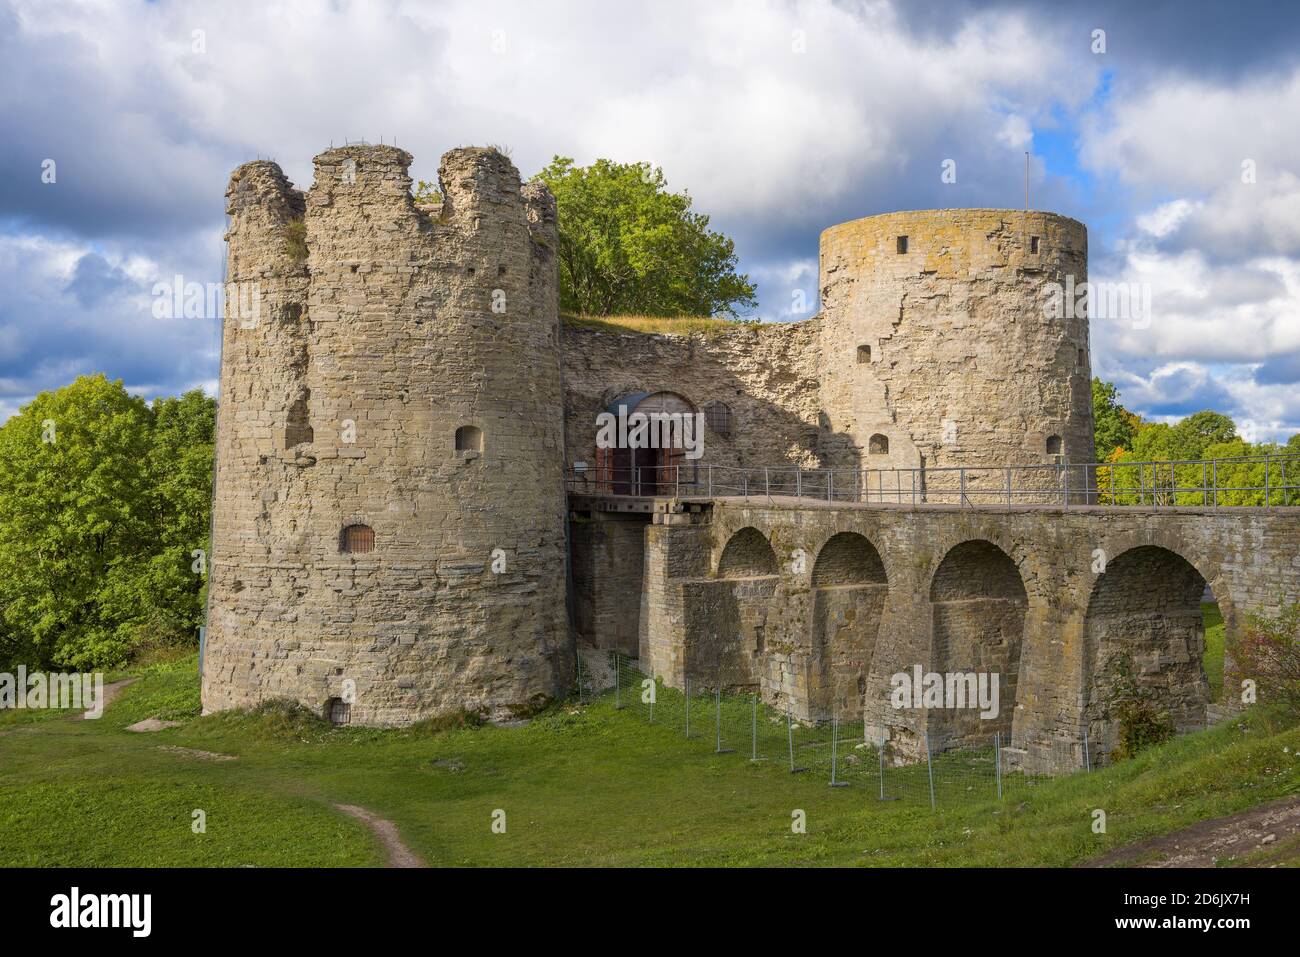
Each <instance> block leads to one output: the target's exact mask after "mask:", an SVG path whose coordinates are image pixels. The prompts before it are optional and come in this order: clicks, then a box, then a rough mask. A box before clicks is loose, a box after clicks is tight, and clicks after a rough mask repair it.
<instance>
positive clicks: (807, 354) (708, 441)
mask: <svg viewBox="0 0 1300 957" xmlns="http://www.w3.org/2000/svg"><path fill="white" fill-rule="evenodd" d="M817 338H818V323H817V322H816V321H815V320H810V321H808V322H802V323H788V324H777V323H772V324H767V325H753V326H738V327H737V328H736V329H734V330H732V331H729V332H726V333H723V334H720V335H716V336H710V337H706V336H704V335H701V334H695V335H690V336H676V335H643V334H639V333H627V334H625V335H624V334H618V333H610V332H604V331H600V330H594V329H590V328H586V327H582V326H567V325H566V326H565V327H564V334H563V348H564V414H565V438H566V442H565V448H566V454H567V457H568V461H569V462H570V463H573V462H587V463H591V462H594V461H595V458H596V428H597V425H596V417H597V416H598V415H599V414H600V413H602V412H604V411H605V410H606V409H607V408H608V407H609V405H610V404H611V403H613V402H615V401H616V400H618V399H620V398H622V397H624V396H627V395H630V394H632V393H637V392H652V393H653V392H660V391H666V392H674V393H676V394H678V395H680V396H681V397H682V398H684V399H686V400H687V401H688V402H689V403H690V404H691V405H692V406H694V407H695V409H696V410H697V411H701V412H702V411H703V410H704V408H705V406H707V405H709V404H711V403H714V402H723V403H725V404H726V405H727V406H728V407H729V409H730V411H731V417H730V418H731V423H732V429H731V433H730V434H729V435H721V434H719V433H717V432H715V431H713V430H712V429H709V430H707V431H706V432H705V436H704V457H703V459H702V461H707V462H712V463H715V464H717V465H719V466H734V467H740V466H749V467H759V468H761V467H764V466H774V465H781V464H784V463H790V464H792V465H794V464H802V465H805V466H809V467H816V466H817V465H818V464H819V463H820V461H821V460H820V458H819V455H818V453H819V450H820V448H821V443H822V441H823V440H822V438H821V429H820V426H819V413H820V409H821V405H820V397H819V384H818V378H817V362H818V350H817Z"/></svg>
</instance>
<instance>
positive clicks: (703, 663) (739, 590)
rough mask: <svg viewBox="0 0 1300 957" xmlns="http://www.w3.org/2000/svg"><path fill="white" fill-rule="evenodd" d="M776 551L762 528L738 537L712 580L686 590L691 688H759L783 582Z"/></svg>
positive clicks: (686, 665) (744, 531)
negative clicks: (772, 615) (770, 621)
mask: <svg viewBox="0 0 1300 957" xmlns="http://www.w3.org/2000/svg"><path fill="white" fill-rule="evenodd" d="M780 580H781V578H780V574H779V566H778V563H777V558H776V552H775V551H774V550H773V548H772V545H771V543H770V542H769V541H768V540H767V538H766V536H764V535H763V533H762V532H760V531H759V530H758V529H757V528H754V527H753V526H746V527H744V528H741V529H739V530H738V531H736V532H734V533H733V534H732V535H731V536H730V537H729V538H728V539H727V544H726V546H725V547H724V548H723V550H722V553H721V555H720V556H719V557H718V564H717V571H716V575H715V577H714V578H712V579H708V580H704V581H700V582H696V583H688V584H686V585H684V586H683V598H684V600H685V602H686V608H687V611H686V612H685V614H686V617H687V618H688V619H689V625H688V630H689V631H690V633H691V638H690V640H689V641H688V642H687V643H686V645H685V647H684V649H683V668H684V675H685V679H686V680H687V681H688V682H689V683H690V686H691V687H692V688H731V689H737V688H747V689H749V688H755V687H757V686H758V685H759V682H760V677H759V675H760V672H761V664H762V662H763V661H764V658H765V655H766V651H767V649H766V642H767V628H768V617H769V614H770V613H771V610H772V603H773V598H774V596H775V595H776V591H777V587H778V584H779V583H780Z"/></svg>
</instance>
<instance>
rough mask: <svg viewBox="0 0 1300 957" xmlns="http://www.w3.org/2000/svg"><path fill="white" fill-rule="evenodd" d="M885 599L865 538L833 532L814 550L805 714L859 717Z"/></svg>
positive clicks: (877, 561) (876, 558)
mask: <svg viewBox="0 0 1300 957" xmlns="http://www.w3.org/2000/svg"><path fill="white" fill-rule="evenodd" d="M888 597H889V580H888V577H887V575H886V573H885V565H884V562H883V561H881V558H880V553H879V552H878V551H877V550H876V547H875V546H874V545H873V544H872V543H871V541H870V540H869V539H868V538H867V537H866V536H864V535H860V534H858V533H857V532H837V533H836V534H834V535H832V536H831V537H830V538H829V539H827V541H826V542H825V544H823V545H822V547H821V549H820V550H818V552H817V559H816V561H815V562H814V563H813V569H812V629H811V643H810V644H811V647H810V652H811V656H812V662H811V665H812V667H810V669H809V674H810V679H811V680H812V681H813V682H815V684H814V686H813V687H810V688H809V689H808V695H809V705H810V708H809V712H810V714H811V716H813V717H830V716H832V715H836V716H838V717H839V718H841V719H857V718H859V717H860V716H861V714H862V708H863V704H864V701H863V699H864V695H865V694H866V690H867V679H868V676H869V675H870V674H871V664H872V658H873V656H874V655H875V648H876V640H877V638H878V636H879V633H880V623H881V620H882V618H883V617H884V612H885V603H886V601H887V600H888Z"/></svg>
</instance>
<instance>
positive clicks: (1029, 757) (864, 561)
mask: <svg viewBox="0 0 1300 957" xmlns="http://www.w3.org/2000/svg"><path fill="white" fill-rule="evenodd" d="M575 504H586V505H588V506H590V507H593V508H599V507H600V503H599V502H596V501H588V502H585V503H575ZM1098 549H1100V550H1101V552H1102V553H1104V555H1105V556H1107V561H1106V562H1105V563H1104V565H1103V566H1100V567H1102V568H1103V570H1102V571H1097V570H1096V569H1097V568H1098V567H1099V566H1098V564H1097V561H1096V550H1098ZM737 553H740V554H743V555H749V556H754V555H765V556H766V557H765V558H764V559H762V560H761V561H755V560H753V559H752V558H751V559H750V560H746V561H737V560H736V558H735V556H736V554H737ZM800 555H802V556H806V560H805V561H802V562H801V561H797V560H796V559H797V558H798V556H800ZM846 556H856V557H854V558H850V559H849V560H847V561H846ZM828 564H829V565H830V566H831V567H833V568H836V569H837V570H836V571H835V572H833V573H832V574H830V575H828V574H827V565H828ZM1207 585H1208V586H1209V587H1210V589H1211V591H1212V592H1213V595H1214V598H1215V600H1217V601H1218V603H1219V606H1220V609H1221V610H1222V612H1223V615H1224V619H1225V622H1226V625H1227V629H1228V632H1229V634H1230V635H1231V634H1234V633H1236V632H1237V630H1238V629H1239V628H1240V626H1241V624H1242V622H1243V621H1244V618H1245V616H1246V615H1247V614H1249V613H1252V612H1256V613H1265V614H1275V613H1276V612H1277V610H1278V609H1279V608H1280V607H1281V606H1282V605H1283V604H1284V603H1288V602H1294V601H1297V600H1300V509H1295V508H1289V509H1272V510H1268V511H1265V510H1262V509H1260V510H1255V509H1232V508H1223V509H1217V510H1216V509H1193V508H1184V509H1177V510H1170V509H1151V508H1130V507H1125V508H1105V507H1095V506H1094V507H1069V508H1065V507H1061V508H1050V507H1038V508H1014V507H1013V508H1000V507H985V508H978V509H970V508H967V509H962V508H959V507H956V506H943V505H921V506H916V507H912V506H901V507H897V506H881V505H867V506H864V505H839V506H832V505H815V504H808V503H799V502H786V503H784V504H783V503H781V502H776V501H772V502H767V501H764V500H762V499H761V498H754V499H750V500H742V499H718V500H716V501H713V502H689V503H688V502H682V501H674V500H661V501H658V502H656V503H655V511H654V513H653V523H652V524H650V525H649V526H648V527H647V531H646V553H645V586H644V587H645V591H644V594H643V595H642V601H641V609H642V610H641V633H640V634H641V649H640V658H641V665H642V668H643V669H644V670H646V671H648V672H651V673H653V674H655V675H658V676H661V677H662V678H663V679H664V681H665V682H666V683H667V684H669V685H670V686H674V687H682V686H683V685H684V684H685V683H687V682H689V683H690V685H691V686H692V687H717V686H722V687H730V688H743V689H748V690H759V691H761V693H762V695H763V697H764V699H765V700H767V701H769V702H771V703H773V704H775V705H776V706H778V707H781V708H786V707H788V708H790V709H791V710H792V711H793V713H794V714H795V716H796V717H798V718H800V719H801V720H812V721H819V720H827V719H829V718H830V717H831V715H832V714H838V715H839V716H840V717H841V718H842V719H853V720H858V721H861V720H862V718H863V716H864V715H863V709H864V708H865V709H866V713H865V718H866V724H867V727H868V733H869V734H870V735H871V736H872V738H873V739H874V740H881V741H887V742H889V743H890V744H891V745H892V746H893V748H894V751H895V753H896V754H899V755H901V756H904V757H908V756H911V757H915V756H916V755H917V754H918V753H921V754H923V753H924V752H923V750H922V748H923V746H922V744H921V736H922V734H923V733H926V732H928V733H929V735H930V739H931V744H932V746H933V747H935V748H936V749H941V748H944V747H948V746H952V745H954V744H962V743H978V744H987V742H988V739H989V737H990V736H991V735H992V733H993V732H994V731H1002V732H1003V733H1004V741H1005V740H1006V735H1008V734H1009V735H1010V738H1009V740H1010V742H1011V747H1012V751H1013V756H1014V757H1015V758H1016V760H1018V761H1019V762H1020V764H1021V765H1022V766H1024V767H1025V768H1027V769H1031V770H1036V771H1047V772H1055V771H1067V770H1075V769H1077V768H1080V767H1082V766H1083V764H1084V760H1085V756H1084V754H1083V748H1084V743H1083V742H1084V732H1085V731H1086V732H1087V739H1088V740H1089V742H1090V746H1091V754H1090V756H1089V759H1090V760H1091V761H1092V762H1093V763H1099V762H1102V761H1104V760H1105V757H1106V755H1107V754H1108V753H1109V751H1110V750H1111V749H1112V748H1113V747H1114V746H1115V744H1116V739H1115V730H1116V726H1115V723H1114V720H1113V718H1112V716H1111V715H1110V714H1109V712H1108V699H1109V692H1110V690H1111V687H1112V686H1113V682H1114V680H1115V677H1116V671H1115V663H1116V659H1117V658H1118V657H1119V656H1120V655H1123V656H1125V657H1127V658H1129V659H1130V660H1131V661H1132V664H1133V670H1134V674H1135V675H1136V680H1137V682H1138V685H1139V687H1140V689H1141V691H1142V693H1143V694H1144V695H1145V696H1146V697H1147V698H1148V699H1149V700H1150V701H1151V702H1152V703H1154V704H1155V705H1156V706H1157V707H1158V708H1161V709H1163V710H1165V711H1167V712H1168V713H1169V714H1170V716H1171V717H1172V718H1173V719H1174V723H1175V726H1176V727H1177V729H1178V730H1180V731H1188V730H1194V729H1196V728H1203V727H1205V726H1206V721H1207V705H1208V703H1209V691H1208V685H1207V682H1206V678H1205V672H1204V668H1203V666H1202V664H1201V659H1202V656H1203V654H1204V641H1205V636H1204V632H1203V628H1202V623H1201V608H1200V601H1201V597H1202V594H1203V592H1204V590H1205V588H1206V586H1207ZM916 665H919V666H921V667H922V669H923V670H925V671H936V672H944V671H996V672H999V673H1000V674H1001V676H1002V686H1001V702H1000V704H1001V714H1000V715H999V716H998V717H996V718H995V719H993V720H989V721H984V720H979V719H978V718H976V717H975V716H974V715H973V714H972V713H970V712H965V713H961V714H955V713H954V712H952V711H950V710H942V709H913V708H905V709H901V710H899V709H896V708H894V707H893V706H892V703H891V701H890V690H891V685H890V679H891V676H892V675H894V674H896V673H900V672H909V671H910V670H911V669H912V668H913V667H914V666H916Z"/></svg>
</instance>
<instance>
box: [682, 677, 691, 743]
mask: <svg viewBox="0 0 1300 957" xmlns="http://www.w3.org/2000/svg"><path fill="white" fill-rule="evenodd" d="M682 688H683V689H684V690H685V694H686V737H688V738H689V737H690V736H691V679H690V678H683V679H682Z"/></svg>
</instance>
